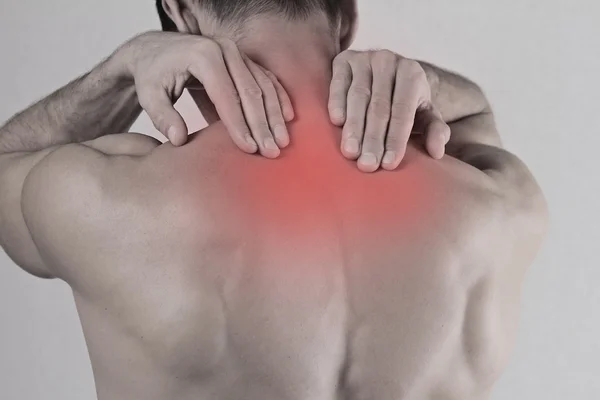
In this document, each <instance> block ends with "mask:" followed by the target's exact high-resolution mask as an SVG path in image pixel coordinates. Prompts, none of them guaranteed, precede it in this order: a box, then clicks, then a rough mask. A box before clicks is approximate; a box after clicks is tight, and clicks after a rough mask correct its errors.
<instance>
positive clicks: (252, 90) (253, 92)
mask: <svg viewBox="0 0 600 400" xmlns="http://www.w3.org/2000/svg"><path fill="white" fill-rule="evenodd" d="M242 93H243V95H244V96H245V97H247V98H249V99H260V98H262V96H263V92H262V90H261V89H260V87H259V86H258V85H252V86H247V87H245V88H243V89H242Z"/></svg>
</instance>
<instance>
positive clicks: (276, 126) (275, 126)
mask: <svg viewBox="0 0 600 400" xmlns="http://www.w3.org/2000/svg"><path fill="white" fill-rule="evenodd" d="M282 128H285V124H284V123H283V122H281V121H279V120H276V121H275V122H273V123H272V124H271V129H272V130H277V129H282Z"/></svg>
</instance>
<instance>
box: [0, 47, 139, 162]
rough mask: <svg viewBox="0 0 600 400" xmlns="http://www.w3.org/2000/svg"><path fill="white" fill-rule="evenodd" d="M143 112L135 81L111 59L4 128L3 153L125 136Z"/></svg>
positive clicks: (0, 135) (0, 131)
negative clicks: (109, 135)
mask: <svg viewBox="0 0 600 400" xmlns="http://www.w3.org/2000/svg"><path fill="white" fill-rule="evenodd" d="M141 110H142V109H141V107H140V105H139V104H138V100H137V96H136V92H135V87H134V85H133V81H132V80H130V79H127V75H126V70H125V68H124V65H123V64H122V63H121V62H120V61H119V60H118V59H116V58H115V57H114V56H111V57H109V58H108V59H107V60H105V61H104V62H102V63H100V64H99V65H98V66H97V67H95V68H94V69H92V70H91V71H90V72H88V73H86V74H85V75H83V76H81V77H80V78H78V79H75V80H74V81H72V82H71V83H69V84H68V85H66V86H64V87H63V88H61V89H59V90H57V91H56V92H54V93H53V94H51V95H50V96H48V97H46V98H45V99H43V100H41V101H39V102H38V103H36V104H34V105H32V106H31V107H29V108H28V109H27V110H25V111H23V112H21V113H19V114H17V115H15V116H14V117H13V118H12V119H10V120H9V121H8V122H7V123H6V124H5V125H4V127H2V128H1V129H0V153H12V152H32V151H38V150H42V149H45V148H48V147H51V146H55V145H59V144H65V143H73V142H83V141H87V140H92V139H95V138H97V137H99V136H101V135H104V134H106V133H116V132H123V131H126V130H128V129H129V127H130V126H131V124H132V123H133V122H134V121H135V119H136V118H137V117H138V116H139V114H140V112H141Z"/></svg>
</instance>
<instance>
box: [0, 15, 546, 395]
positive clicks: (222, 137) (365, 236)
mask: <svg viewBox="0 0 600 400" xmlns="http://www.w3.org/2000/svg"><path fill="white" fill-rule="evenodd" d="M169 12H170V13H171V15H173V16H172V19H173V20H174V21H175V22H177V21H180V22H181V21H187V22H186V24H187V23H189V24H190V25H191V26H193V23H192V22H189V21H192V19H191V18H190V15H191V16H193V17H194V20H195V21H196V24H197V26H196V27H195V28H190V29H195V30H196V31H198V32H199V31H202V32H203V34H204V35H207V36H211V35H212V34H215V33H219V34H221V33H225V32H211V31H210V29H211V27H212V28H213V29H219V27H218V26H217V27H216V28H215V24H214V22H213V23H212V24H209V23H207V21H210V20H209V17H208V16H207V15H204V13H202V10H198V9H195V10H191V9H190V10H181V11H177V10H176V9H174V8H173V7H171V8H169ZM177 12H179V16H177V15H175V14H176V13H177ZM174 13H175V14H174ZM186 13H189V15H187V14H186ZM184 14H185V16H184ZM262 18H264V19H262ZM180 25H181V24H180ZM350 25H351V24H350ZM245 28H246V29H248V32H251V34H248V35H245V38H244V39H243V40H238V41H236V45H237V47H238V49H239V50H240V53H243V54H244V55H246V56H247V57H248V59H251V60H254V62H255V63H256V65H260V66H261V68H262V69H263V70H265V71H269V72H270V73H272V74H273V75H274V76H276V77H277V82H279V84H280V85H281V86H282V87H284V88H285V92H286V94H287V95H288V96H289V98H290V102H291V103H292V105H293V112H294V120H293V121H292V122H290V123H288V125H287V133H288V135H289V139H290V141H289V145H288V148H286V149H285V151H283V152H281V154H280V155H279V157H278V159H277V160H269V159H268V158H267V157H262V156H260V155H249V154H244V152H242V151H240V149H239V148H238V146H237V143H238V142H237V141H236V139H235V138H234V140H233V141H232V140H231V139H230V138H229V137H228V136H230V135H235V133H232V132H231V131H230V128H229V127H228V124H227V123H226V117H225V116H223V117H222V121H219V122H214V123H213V124H212V125H211V126H210V127H208V128H207V129H205V130H203V131H201V132H199V133H196V134H193V135H191V136H190V137H189V138H186V139H187V142H186V144H185V145H182V146H178V144H179V143H177V141H176V140H175V143H173V142H167V143H165V144H160V143H158V142H157V141H155V140H153V139H151V138H149V137H147V136H143V135H138V134H131V133H127V134H125V133H124V134H117V135H102V133H100V132H98V131H96V132H92V133H89V130H87V132H88V133H87V134H89V135H91V136H88V137H86V136H85V135H86V133H83V132H84V131H86V130H85V129H82V127H81V126H78V125H76V124H77V123H79V121H75V122H72V121H73V118H69V117H70V115H61V114H60V113H58V110H63V113H64V110H65V109H66V108H65V106H64V105H65V103H66V104H69V106H70V107H72V108H73V109H77V108H78V107H80V108H81V107H84V106H85V105H88V106H89V104H96V107H97V108H98V110H96V111H103V106H102V105H101V104H100V102H97V103H94V102H92V101H91V100H90V99H89V98H88V99H85V98H78V97H77V95H80V96H81V94H80V92H83V93H87V96H92V95H96V96H97V97H96V98H97V99H100V98H103V96H106V97H107V98H110V97H111V96H115V97H117V98H118V99H121V101H122V107H121V108H122V110H119V111H113V112H114V113H115V115H111V117H113V118H114V122H113V126H116V125H118V124H122V125H123V124H126V122H127V121H128V119H130V118H131V115H132V114H135V112H136V110H138V111H137V112H139V109H137V108H136V107H132V106H130V104H131V103H132V102H133V101H132V100H131V98H132V97H135V92H136V89H137V91H138V92H139V91H140V88H141V87H144V85H145V84H142V83H140V82H142V80H141V78H139V77H138V76H133V77H131V74H130V73H128V72H127V71H142V70H144V69H143V68H139V69H137V68H135V66H132V60H133V59H136V58H135V57H132V56H131V55H130V54H131V53H130V52H131V51H132V49H137V52H141V51H143V49H144V48H148V44H147V43H145V45H144V46H141V47H140V48H139V49H138V48H137V47H135V43H136V42H135V41H132V42H130V43H129V45H126V46H124V47H123V48H121V49H120V50H119V51H118V52H117V53H115V56H113V57H111V58H109V59H108V60H107V61H106V62H105V63H103V64H102V65H101V66H99V67H98V68H97V69H95V70H94V71H92V72H91V73H90V74H88V75H87V76H85V77H83V78H81V79H80V80H78V81H75V82H74V83H73V84H72V85H73V86H71V87H70V88H71V91H70V90H69V87H66V88H63V89H62V90H61V91H59V92H57V93H55V94H54V95H53V96H52V97H50V98H49V99H46V100H45V101H46V102H45V103H42V105H41V106H40V105H38V106H33V107H32V108H31V109H29V110H27V111H25V112H24V113H22V114H20V115H18V116H17V117H15V118H14V119H13V120H11V121H9V123H8V124H7V125H6V126H5V127H4V128H2V130H1V131H0V145H2V146H1V148H2V152H1V155H0V188H1V190H0V227H2V228H0V243H1V244H2V246H3V248H4V249H5V250H6V251H7V253H8V254H9V255H10V256H11V257H12V259H13V260H14V261H15V262H16V263H17V264H18V265H19V266H21V267H22V268H23V269H25V270H26V271H28V272H30V273H32V274H34V275H36V276H40V277H46V278H58V279H62V280H64V281H65V282H67V283H68V284H69V285H70V287H71V288H72V289H73V293H74V298H75V302H76V305H77V309H78V312H79V315H80V318H81V321H82V326H83V330H84V334H85V338H86V342H87V345H88V349H89V353H90V359H91V362H92V366H93V370H94V376H95V381H96V385H97V392H98V398H99V399H101V400H116V399H125V398H128V399H135V398H144V399H157V400H158V399H165V398H177V399H209V398H211V399H212V398H215V399H217V398H218V399H224V398H225V399H229V398H231V399H239V398H246V399H255V398H256V399H259V398H260V399H264V398H289V399H296V398H319V399H388V398H395V399H484V398H487V397H488V396H489V393H490V390H491V388H492V386H493V384H494V382H495V381H496V380H497V378H498V377H499V375H500V373H501V371H502V370H503V368H504V367H505V365H506V362H507V360H508V355H509V353H510V349H511V347H512V343H513V339H514V333H515V328H516V321H517V316H518V304H519V296H520V286H521V283H522V280H523V275H524V273H525V271H526V268H527V267H528V266H529V265H530V264H531V262H532V260H533V259H534V256H535V254H536V252H537V250H538V248H539V246H540V243H541V241H542V239H543V236H544V232H545V230H546V220H547V210H546V206H545V201H544V198H543V196H542V194H541V191H540V189H539V187H538V186H537V184H536V183H535V180H534V179H533V177H532V176H531V174H530V173H529V171H528V169H527V168H526V167H525V165H524V164H523V163H522V162H521V161H520V160H519V159H518V158H517V157H515V156H514V155H512V154H511V153H509V152H507V151H506V150H504V149H502V148H501V145H500V140H499V138H498V134H497V132H496V129H495V125H494V123H493V116H492V114H491V111H490V109H489V106H488V104H487V101H485V98H484V97H483V95H482V93H481V91H480V90H479V89H478V88H477V87H476V86H475V85H474V84H472V83H471V82H469V81H467V80H465V79H463V78H460V77H458V76H456V75H454V74H450V73H447V72H444V71H442V70H439V69H437V70H435V69H432V68H431V67H429V66H428V65H427V64H421V65H422V68H423V70H424V72H425V73H426V74H425V76H427V77H428V83H429V84H430V88H431V93H430V97H429V98H427V97H425V100H423V101H414V100H412V102H411V103H410V104H411V107H413V108H415V115H414V120H415V121H417V122H415V123H417V124H418V121H421V120H424V119H425V120H426V118H424V117H423V118H420V117H418V116H417V115H421V114H422V115H431V116H432V118H431V119H432V120H433V121H434V120H436V119H435V118H434V117H435V115H438V114H437V112H439V113H440V114H441V115H443V116H444V118H445V119H444V121H445V122H444V123H448V125H449V126H450V129H451V131H452V135H451V138H450V140H449V142H448V143H447V146H446V152H447V155H446V156H444V157H442V158H441V159H439V160H438V159H435V158H434V157H431V155H430V154H427V153H426V152H427V151H428V149H430V148H431V147H430V146H431V144H430V143H431V141H433V142H434V143H435V142H436V141H437V143H441V142H442V140H441V137H440V136H439V135H440V133H439V132H438V133H427V132H426V136H425V137H423V136H420V135H413V136H412V137H411V138H410V139H409V138H406V143H405V144H400V145H398V143H401V142H392V143H387V142H385V141H384V139H385V138H382V137H383V136H384V135H382V133H381V129H382V128H381V127H382V126H383V123H377V122H376V121H374V120H373V118H374V117H376V115H375V114H372V115H374V116H371V117H369V116H370V115H371V114H370V113H369V108H368V107H367V108H365V109H363V110H361V111H359V113H362V115H365V116H366V117H365V118H366V119H367V121H366V122H365V123H364V125H365V126H366V127H367V128H366V129H365V131H364V132H363V133H361V134H359V135H361V136H362V137H363V142H362V143H361V145H362V146H361V149H363V150H361V151H364V149H365V148H367V149H369V151H373V152H375V151H376V150H375V149H372V148H370V147H369V146H368V145H369V144H370V143H369V142H368V141H367V142H365V139H364V138H365V137H369V132H372V134H373V135H375V134H376V135H377V136H378V137H379V138H382V139H381V140H380V141H379V144H378V145H377V148H378V149H379V150H377V151H378V152H377V153H376V154H380V155H381V154H384V150H387V151H396V152H397V153H398V157H399V158H401V159H402V162H401V163H400V166H399V168H396V169H393V168H390V170H382V171H378V172H377V173H375V174H364V173H362V171H361V170H360V168H361V167H360V157H359V158H358V160H359V161H358V162H359V168H356V166H355V164H354V162H353V161H351V160H348V159H347V158H345V157H343V156H341V155H340V151H339V150H340V147H342V148H343V146H344V145H343V143H344V142H345V141H346V139H348V138H350V137H352V135H349V134H348V129H347V128H346V125H345V124H347V123H348V121H351V120H352V115H353V113H351V112H350V110H349V104H350V103H351V102H352V101H353V99H352V98H351V96H350V95H349V96H348V99H347V102H348V103H347V106H346V111H345V114H346V115H345V121H344V122H342V121H341V120H340V121H339V125H342V124H344V126H343V127H341V126H336V125H334V124H332V119H333V116H332V115H331V110H336V109H337V108H338V107H337V105H336V104H337V103H336V101H337V100H336V99H337V97H336V96H332V95H331V93H332V92H333V93H339V92H337V91H336V90H332V86H334V89H335V85H336V83H335V82H344V79H339V80H338V81H335V80H334V84H333V85H332V77H333V76H334V74H335V73H338V74H339V71H336V70H335V68H332V65H331V61H332V59H334V57H335V56H336V55H337V54H341V53H340V50H341V49H342V45H341V43H344V42H347V41H348V38H347V37H345V36H344V32H347V33H348V32H352V31H353V29H352V28H351V26H348V27H346V28H347V29H340V30H339V32H340V33H339V35H338V36H333V37H331V39H326V38H328V37H330V36H327V35H325V32H328V27H327V25H326V20H325V19H324V17H323V18H319V17H318V16H315V18H312V19H310V21H305V22H289V21H283V20H281V19H278V18H276V17H274V16H265V17H261V18H260V19H258V18H257V19H256V20H255V21H254V22H251V23H249V24H248V25H247V26H246V27H245ZM180 29H181V31H182V32H185V29H187V28H185V27H184V28H180ZM190 33H193V32H190ZM266 38H269V40H268V41H266ZM265 42H268V43H270V45H271V46H270V47H269V51H268V52H265V51H264V43H265ZM190 43H191V42H190ZM346 56H348V54H346ZM368 56H369V57H360V60H363V61H361V62H364V64H363V66H362V67H361V66H360V65H358V64H357V67H358V68H364V69H367V68H368V64H366V61H365V60H372V59H373V54H372V53H371V52H369V53H368ZM385 56H386V57H387V58H388V59H389V60H391V58H392V57H389V54H388V53H386V54H385ZM142 59H143V58H142ZM242 59H243V57H242ZM399 60H401V58H400V56H395V61H394V62H392V61H390V63H389V64H387V63H386V64H385V65H386V67H385V68H390V67H389V66H390V65H394V64H395V65H396V67H397V68H400V67H398V65H399V64H401V63H400V62H399ZM353 62H356V61H353ZM156 64H158V65H159V66H161V68H162V65H163V64H161V63H158V62H157V63H156ZM338 64H339V63H338ZM403 64H404V65H406V63H403ZM246 65H247V64H246ZM371 65H372V64H371ZM382 65H383V64H382ZM411 65H414V64H412V63H411ZM173 68H175V67H173ZM168 70H169V68H165V69H164V70H163V71H168ZM371 70H372V71H373V73H374V74H375V75H377V72H378V69H377V68H371ZM134 73H135V72H134ZM165 73H166V74H168V73H167V72H165ZM203 73H204V74H205V75H206V76H210V74H213V75H215V74H216V73H215V72H203ZM197 75H200V74H197ZM194 76H195V75H194ZM265 76H267V77H269V74H267V73H265ZM387 76H388V77H389V75H387ZM127 77H129V78H127ZM338 77H339V75H338ZM196 78H197V79H198V81H200V82H202V83H203V85H204V86H206V82H203V81H202V79H204V78H202V76H200V77H196ZM370 79H371V80H372V81H374V80H375V78H374V76H372V77H371V78H370ZM128 80H129V81H130V80H134V81H135V83H136V87H134V88H133V89H132V88H131V87H129V86H127V85H124V84H121V85H116V84H115V85H112V86H111V88H110V90H109V89H108V88H105V89H103V90H99V92H97V93H93V90H94V89H93V88H98V87H102V86H103V84H105V83H106V82H113V81H116V82H121V83H122V82H125V81H128ZM232 81H233V82H236V80H235V79H233V78H232ZM269 81H271V82H274V81H273V79H272V77H269ZM148 82H149V81H148ZM162 82H164V81H162ZM359 83H360V84H361V85H362V84H364V82H362V81H361V82H359ZM263 84H264V82H263ZM75 85H80V87H81V86H83V87H86V88H89V89H90V90H89V91H81V90H78V91H75V90H72V89H73V87H75ZM85 85H88V86H85ZM147 85H150V83H147ZM351 85H352V83H351V84H350V87H351ZM138 86H139V87H138ZM276 86H277V85H276V83H273V89H274V92H275V94H276V95H277V94H278V91H277V90H276ZM417 86H419V87H422V85H419V84H415V87H417ZM107 87H108V85H107ZM163 87H164V86H163ZM236 87H237V86H236ZM344 87H345V86H344ZM96 90H98V89H96ZM348 90H349V94H350V92H351V91H350V89H348ZM386 90H387V91H388V93H395V90H396V89H395V87H394V89H391V88H388V89H386ZM165 91H166V90H165ZM206 91H207V92H208V91H209V89H206ZM415 91H416V89H415ZM90 92H92V93H90ZM157 92H158V90H157ZM166 92H167V91H166ZM261 92H262V89H261ZM155 93H156V92H155ZM272 93H273V92H271V94H272ZM279 93H281V90H279ZM372 93H378V92H377V91H376V90H372ZM411 93H414V92H411ZM138 96H139V94H138ZM407 97H410V96H407ZM90 98H91V97H90ZM417 98H421V97H420V96H417ZM66 99H68V100H69V101H70V102H69V101H67V100H66ZM449 99H452V100H451V101H450V100H449ZM278 101H279V104H280V108H285V107H282V106H281V100H280V98H279V97H278ZM407 101H408V100H407ZM217 102H218V100H214V99H212V98H211V103H214V104H216V103H217ZM390 102H391V104H390V113H392V114H393V111H392V109H393V107H392V106H393V101H392V100H391V101H390ZM142 103H144V104H147V103H146V102H144V101H142ZM429 103H431V104H433V105H428V104H429ZM163 104H164V109H165V111H161V112H164V113H167V114H168V113H169V112H170V109H169V107H167V105H166V103H163ZM263 104H265V103H263ZM270 104H271V105H273V104H274V102H271V103H270ZM332 104H333V107H332ZM363 104H367V102H365V101H364V99H363ZM369 104H370V102H369ZM59 105H61V106H62V107H58V106H59ZM238 106H240V105H239V104H238ZM241 107H242V112H243V113H245V112H247V111H244V110H246V106H245V105H244V102H243V101H242V104H241ZM113 108H114V107H108V106H107V108H106V109H107V110H112V109H113ZM158 109H161V108H160V107H159V108H157V110H158ZM166 109H169V110H166ZM434 109H435V110H437V112H436V111H432V110H434ZM161 110H162V109H161ZM53 113H54V114H53ZM259 114H260V113H259ZM281 114H282V115H283V114H284V112H283V111H282V113H281ZM377 114H378V113H377ZM86 115H87V114H86ZM264 115H265V116H267V115H273V114H272V113H271V114H269V113H268V112H266V111H265V113H264ZM61 118H62V119H61ZM98 118H99V121H104V119H103V118H100V117H98ZM369 118H371V122H370V123H369ZM436 118H437V117H436ZM446 118H447V119H446ZM390 119H391V116H390ZM119 120H120V122H117V121H119ZM165 120H166V119H162V121H165ZM244 120H245V121H246V118H244ZM92 122H94V121H92ZM73 123H75V125H73ZM104 124H108V123H107V122H104ZM432 124H435V123H434V122H430V123H424V124H423V126H425V127H429V128H431V125H432ZM44 125H46V127H47V129H46V134H45V135H34V134H33V133H34V132H35V131H36V128H37V127H38V126H44ZM251 125H252V124H251ZM259 125H260V124H259ZM400 125H402V126H403V127H405V126H406V125H407V123H404V124H400ZM438 125H439V126H440V130H442V129H441V126H442V125H441V124H439V123H438ZM159 126H163V127H164V126H170V124H168V123H167V124H163V125H160V124H159ZM262 126H263V127H264V124H262ZM24 127H27V128H26V129H25V128H24ZM90 127H92V125H90ZM110 127H112V126H109V127H107V126H104V127H103V128H104V129H108V128H110ZM370 127H372V130H371V129H370ZM377 127H378V129H376V128H377ZM249 129H250V131H251V132H254V131H253V130H252V128H251V127H249ZM350 131H351V133H353V134H354V131H353V130H350ZM113 132H114V131H113ZM397 132H398V135H400V136H399V137H404V136H405V135H406V131H405V130H403V129H398V130H397ZM228 134H229V135H228ZM402 135H404V136H402ZM387 136H389V132H388V133H387V135H386V137H387ZM436 136H437V139H435V137H436ZM242 137H243V136H242ZM430 137H431V138H434V139H430ZM238 138H239V137H238ZM252 138H253V139H254V140H256V138H257V136H256V134H254V133H253V134H252ZM444 140H446V136H444ZM397 146H400V147H397ZM403 147H404V148H405V150H403V149H402V148H403ZM382 149H383V150H382ZM362 154H363V155H364V153H362ZM352 157H354V156H352ZM352 157H349V158H352ZM379 157H384V156H379ZM316 160H318V161H316ZM384 164H385V163H384ZM384 168H385V165H384ZM507 232H510V234H507Z"/></svg>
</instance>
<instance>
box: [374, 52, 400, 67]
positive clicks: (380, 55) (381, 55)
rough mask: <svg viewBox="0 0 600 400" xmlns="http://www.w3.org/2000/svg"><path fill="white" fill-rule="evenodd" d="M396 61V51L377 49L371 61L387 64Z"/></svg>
mask: <svg viewBox="0 0 600 400" xmlns="http://www.w3.org/2000/svg"><path fill="white" fill-rule="evenodd" d="M396 61H397V55H396V53H394V52H392V51H390V50H379V51H377V52H376V53H375V54H373V63H376V64H383V65H385V64H389V63H395V62H396Z"/></svg>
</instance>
